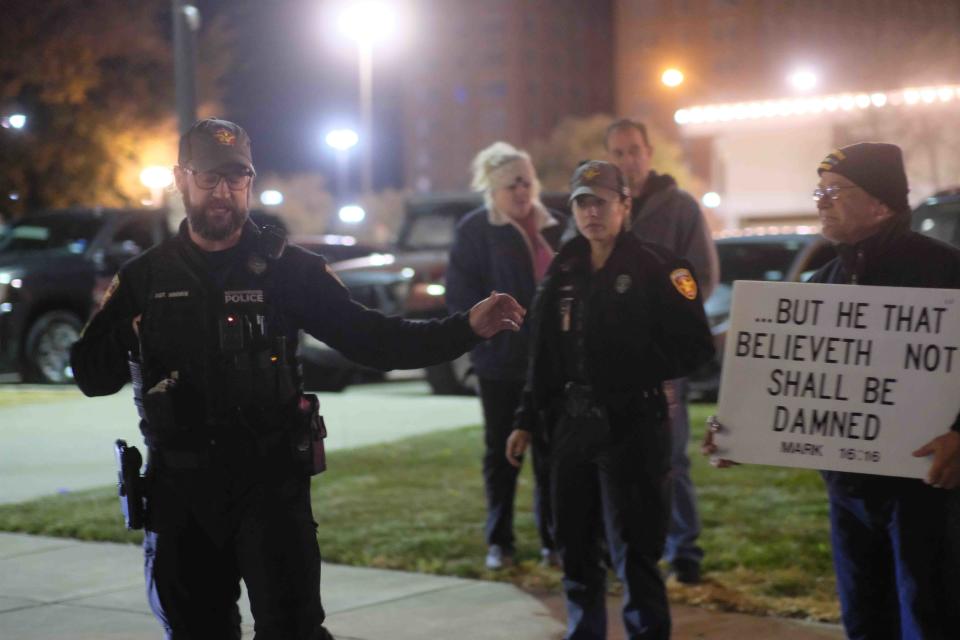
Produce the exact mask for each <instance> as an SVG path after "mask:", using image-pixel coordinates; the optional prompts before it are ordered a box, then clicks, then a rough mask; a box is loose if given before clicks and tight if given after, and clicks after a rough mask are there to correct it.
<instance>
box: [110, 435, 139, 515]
mask: <svg viewBox="0 0 960 640" xmlns="http://www.w3.org/2000/svg"><path fill="white" fill-rule="evenodd" d="M114 452H115V453H116V456H117V467H118V469H117V494H118V495H119V497H120V511H121V512H122V513H123V521H124V524H126V526H127V529H143V522H144V518H145V516H146V504H145V495H144V481H143V477H142V476H141V475H140V466H141V465H142V464H143V457H142V456H141V455H140V452H139V451H138V450H137V448H136V447H128V446H127V442H126V441H125V440H117V441H116V444H115V445H114Z"/></svg>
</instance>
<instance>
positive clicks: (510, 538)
mask: <svg viewBox="0 0 960 640" xmlns="http://www.w3.org/2000/svg"><path fill="white" fill-rule="evenodd" d="M523 385H524V383H523V382H522V381H519V382H518V381H512V380H491V379H487V378H481V379H480V401H481V403H482V405H483V423H484V431H483V440H484V445H485V448H484V453H483V485H484V489H485V490H486V496H487V523H486V527H485V535H486V540H487V544H488V545H493V544H496V545H499V546H500V547H502V548H503V550H504V551H506V552H507V553H510V554H512V553H513V551H514V535H513V511H514V509H513V505H514V501H515V499H516V493H517V476H518V474H519V473H520V470H519V469H517V468H516V467H514V466H513V465H512V464H510V463H509V462H508V461H507V455H506V454H507V438H508V437H509V436H510V432H511V431H513V419H514V414H515V413H516V411H517V407H518V406H519V405H520V396H521V394H522V393H523ZM531 453H532V455H533V474H534V493H533V515H534V518H535V519H536V522H537V530H538V532H539V534H540V546H541V547H543V548H546V549H552V548H553V546H554V545H553V537H552V535H551V534H550V519H551V518H550V500H549V495H548V494H549V489H548V482H547V479H546V474H547V471H548V469H547V467H546V464H545V462H544V456H543V455H542V454H541V445H540V444H539V442H535V443H534V445H533V447H532V451H531Z"/></svg>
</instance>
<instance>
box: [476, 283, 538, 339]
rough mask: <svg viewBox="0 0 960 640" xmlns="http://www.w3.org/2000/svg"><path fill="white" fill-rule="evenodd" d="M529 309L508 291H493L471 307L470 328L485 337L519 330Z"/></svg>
mask: <svg viewBox="0 0 960 640" xmlns="http://www.w3.org/2000/svg"><path fill="white" fill-rule="evenodd" d="M526 313H527V310H526V309H524V308H523V307H521V306H520V304H519V303H518V302H517V301H516V300H514V299H513V297H512V296H510V295H508V294H506V293H497V292H496V291H494V292H492V293H491V294H490V296H489V297H487V298H484V299H483V300H481V301H480V302H478V303H477V304H475V305H473V308H472V309H470V328H471V329H473V332H474V333H475V334H477V335H478V336H480V337H481V338H483V339H487V338H490V337H493V336H495V335H497V334H498V333H500V332H501V331H504V330H508V331H519V330H520V325H521V324H523V316H524V315H526Z"/></svg>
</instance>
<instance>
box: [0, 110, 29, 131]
mask: <svg viewBox="0 0 960 640" xmlns="http://www.w3.org/2000/svg"><path fill="white" fill-rule="evenodd" d="M0 126H2V127H3V128H4V129H23V128H24V127H25V126H27V116H25V115H24V114H22V113H12V114H10V115H9V116H4V117H3V118H0Z"/></svg>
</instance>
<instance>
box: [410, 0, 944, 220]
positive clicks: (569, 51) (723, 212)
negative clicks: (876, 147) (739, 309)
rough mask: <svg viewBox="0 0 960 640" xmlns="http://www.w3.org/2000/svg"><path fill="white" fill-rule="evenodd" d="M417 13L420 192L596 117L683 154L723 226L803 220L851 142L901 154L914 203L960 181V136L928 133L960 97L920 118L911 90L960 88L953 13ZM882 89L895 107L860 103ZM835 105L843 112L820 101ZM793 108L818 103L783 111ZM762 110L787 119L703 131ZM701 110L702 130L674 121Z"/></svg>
mask: <svg viewBox="0 0 960 640" xmlns="http://www.w3.org/2000/svg"><path fill="white" fill-rule="evenodd" d="M412 2H413V5H414V7H415V9H416V14H417V21H418V22H419V23H420V25H421V35H420V37H418V39H417V42H416V43H414V47H413V49H414V50H415V55H414V56H412V57H411V61H410V62H409V64H408V65H407V68H406V69H405V70H404V89H403V91H402V96H403V97H402V108H403V114H404V115H403V123H404V124H403V129H404V133H403V158H404V184H405V185H406V186H407V187H408V188H411V189H414V190H417V191H444V190H461V189H464V188H466V187H467V185H468V183H469V163H470V160H471V158H472V157H473V155H474V154H475V153H476V152H477V151H478V150H479V149H481V148H482V147H484V146H485V145H487V144H489V143H491V142H493V141H494V140H498V139H503V140H507V141H509V142H512V143H514V144H516V145H519V146H529V145H530V144H531V143H533V142H534V141H537V140H541V139H544V138H546V137H547V136H549V134H550V132H551V131H552V130H553V129H554V127H555V126H556V125H557V124H558V123H559V122H560V121H561V120H562V119H563V118H564V117H568V116H586V115H591V114H596V113H606V114H611V115H613V114H616V115H620V116H630V117H635V118H639V119H642V120H645V121H648V122H651V123H652V124H654V125H655V126H656V127H657V128H658V129H659V130H660V131H662V132H664V133H665V134H667V135H668V136H674V137H676V139H678V140H681V141H682V143H683V146H684V150H685V154H686V157H687V159H688V162H689V164H690V167H691V169H692V171H693V174H694V175H695V176H696V177H697V178H698V179H699V180H700V182H701V184H702V187H703V190H704V191H715V192H717V193H719V194H720V195H721V199H722V203H723V204H721V206H720V207H719V208H718V209H717V210H716V213H717V214H718V217H719V218H720V219H722V220H724V224H725V226H743V225H745V224H758V223H766V222H769V221H770V220H776V219H784V220H787V219H789V220H803V219H804V217H805V216H806V217H810V216H811V215H812V214H813V209H812V207H811V206H810V201H809V194H808V193H807V192H808V191H809V188H812V187H811V186H810V185H811V182H812V181H813V180H815V176H814V175H813V174H812V172H811V170H810V167H811V166H814V167H815V166H816V163H817V162H818V161H819V159H820V157H822V155H823V154H824V153H826V152H827V151H829V150H830V149H831V148H833V147H835V146H839V145H842V144H847V143H849V142H853V141H856V140H860V139H867V138H869V139H887V140H890V141H892V142H897V143H898V144H901V146H903V148H904V151H905V155H906V159H907V163H908V168H909V169H910V171H911V176H910V177H911V180H912V181H913V182H914V184H915V188H914V191H913V194H912V196H913V199H914V201H916V200H918V199H922V198H923V197H924V196H925V195H928V194H927V192H928V191H932V190H936V189H937V188H941V187H946V186H950V185H951V184H956V182H958V181H960V167H954V166H953V164H954V163H952V162H951V159H950V157H948V156H949V154H948V151H947V150H948V149H949V146H950V145H953V144H960V140H953V137H956V134H948V135H939V136H936V135H931V134H930V131H931V130H932V131H937V132H941V130H943V129H946V128H950V126H951V125H950V123H951V122H952V121H951V120H950V118H952V117H954V116H956V117H960V96H956V97H953V94H950V95H951V97H950V98H947V97H946V93H943V92H941V94H940V95H938V97H937V106H936V108H935V109H926V110H925V109H923V108H922V106H923V105H924V104H927V103H925V102H924V100H923V98H922V96H923V95H926V94H921V93H919V91H920V90H922V89H927V90H928V91H927V93H929V90H930V89H933V90H938V89H940V88H943V87H945V86H948V87H949V86H955V85H958V84H960V39H957V38H956V37H955V34H956V33H960V3H958V2H956V0H847V1H845V2H835V1H834V2H831V1H827V0H611V1H610V2H606V1H598V2H581V1H576V0H485V1H484V2H470V1H469V0H412ZM668 67H675V68H678V69H681V70H682V71H683V73H684V76H685V80H684V82H683V83H682V84H681V85H680V86H678V87H675V88H673V89H670V88H667V87H665V86H664V85H663V84H662V83H661V81H660V74H661V72H662V71H663V70H664V69H666V68H668ZM797 69H808V70H810V71H811V72H812V73H813V74H814V76H815V77H816V80H817V82H816V84H815V85H814V86H811V87H808V88H807V91H806V93H803V92H799V91H798V90H797V89H796V88H795V87H793V86H791V85H790V83H789V82H788V76H789V75H790V74H791V73H792V72H793V71H795V70H797ZM911 88H913V89H916V90H917V91H918V93H916V96H917V100H916V101H915V102H914V103H911V102H910V101H909V100H907V99H906V98H905V96H910V95H912V94H911V93H910V92H909V91H910V90H911ZM905 91H906V92H905ZM879 93H883V94H884V95H889V96H890V102H889V104H887V103H884V105H882V106H880V107H878V106H877V105H876V104H874V102H870V108H869V109H865V110H864V109H863V108H862V107H859V106H857V105H858V104H861V103H862V102H863V100H864V99H866V100H868V101H869V100H870V96H871V95H873V94H879ZM830 96H835V97H836V98H837V102H836V104H835V105H834V104H833V103H824V102H822V100H823V99H825V98H828V97H830ZM844 96H848V98H849V100H846V101H844V100H842V98H843V97H844ZM864 96H867V97H866V98H864ZM796 99H808V100H811V101H812V100H814V99H820V100H821V102H820V103H818V104H819V107H817V106H816V105H815V104H814V102H810V103H809V104H806V105H805V106H801V107H799V108H800V109H802V110H804V111H805V113H803V114H797V113H792V114H789V115H792V116H796V117H782V116H784V115H787V114H783V113H779V112H777V110H778V109H779V110H780V111H783V110H784V109H786V108H787V107H785V106H783V105H784V104H785V102H784V101H786V100H796ZM758 102H766V103H771V102H776V103H777V104H779V105H780V106H779V107H776V108H774V107H770V108H772V109H773V111H774V112H777V113H776V114H775V113H774V112H771V114H770V116H769V117H768V116H763V117H760V118H752V117H740V118H738V117H735V115H734V111H732V110H728V111H726V112H724V114H725V115H724V118H723V119H721V118H719V117H714V119H712V120H709V119H707V118H704V117H702V114H703V111H702V108H704V107H711V106H719V105H728V106H730V105H745V104H749V103H758ZM848 102H849V104H851V105H853V106H851V107H850V109H846V108H844V105H847V103H848ZM894 103H896V104H894ZM698 105H699V106H700V107H701V111H695V112H694V113H696V114H698V115H697V116H696V118H694V119H692V120H691V119H689V118H688V119H687V120H686V121H685V122H680V123H678V122H677V121H676V119H675V118H676V113H677V111H678V110H680V109H685V110H686V112H687V113H690V110H691V108H694V107H697V106H698ZM831 105H832V106H831ZM918 105H919V107H920V108H911V107H914V106H918ZM884 106H885V107H886V108H883V107H884ZM712 113H714V112H712ZM714 115H715V116H716V113H714ZM800 116H803V117H800ZM952 129H953V130H954V131H956V130H958V129H960V127H957V126H952ZM951 136H953V137H951ZM954 155H955V154H954ZM698 195H699V194H698Z"/></svg>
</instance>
